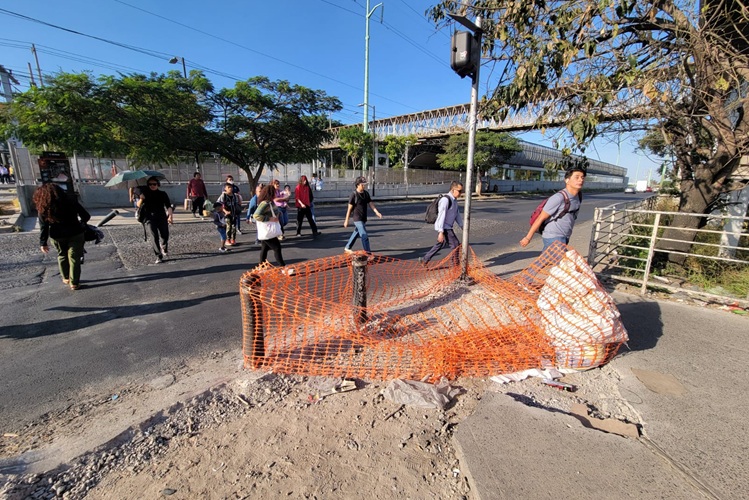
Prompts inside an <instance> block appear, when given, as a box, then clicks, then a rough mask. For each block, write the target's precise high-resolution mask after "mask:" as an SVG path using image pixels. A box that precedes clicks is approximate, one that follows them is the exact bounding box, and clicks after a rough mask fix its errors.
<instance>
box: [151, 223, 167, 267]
mask: <svg viewBox="0 0 749 500" xmlns="http://www.w3.org/2000/svg"><path fill="white" fill-rule="evenodd" d="M146 226H147V227H148V230H149V231H150V232H151V247H152V248H153V253H155V254H156V256H157V257H159V258H163V257H164V255H163V254H162V253H161V249H162V248H163V249H164V252H167V251H168V245H169V223H168V222H167V221H166V219H154V220H151V219H149V220H147V221H146ZM159 236H161V241H159Z"/></svg>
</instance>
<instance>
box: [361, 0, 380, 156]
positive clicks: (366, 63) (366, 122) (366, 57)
mask: <svg viewBox="0 0 749 500" xmlns="http://www.w3.org/2000/svg"><path fill="white" fill-rule="evenodd" d="M377 7H382V3H378V4H377V5H375V6H374V7H373V8H372V10H369V0H367V6H366V10H367V15H366V16H364V17H365V29H364V123H363V125H364V133H365V134H366V133H367V132H368V131H369V116H368V115H369V18H370V17H372V14H374V12H375V11H376V10H377ZM384 8H385V7H382V9H383V10H384ZM380 22H382V10H380ZM367 167H368V165H367V156H366V155H364V158H363V159H362V171H365V170H367Z"/></svg>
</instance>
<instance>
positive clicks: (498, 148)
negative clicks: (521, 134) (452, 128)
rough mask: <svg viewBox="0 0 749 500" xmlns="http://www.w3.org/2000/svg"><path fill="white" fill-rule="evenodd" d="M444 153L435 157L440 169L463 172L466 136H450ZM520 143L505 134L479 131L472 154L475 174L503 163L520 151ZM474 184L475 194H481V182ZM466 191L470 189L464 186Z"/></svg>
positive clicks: (466, 156) (466, 145) (466, 148)
mask: <svg viewBox="0 0 749 500" xmlns="http://www.w3.org/2000/svg"><path fill="white" fill-rule="evenodd" d="M444 148H445V152H444V153H442V154H438V155H437V163H438V164H439V166H440V168H443V169H446V170H465V168H466V163H467V161H468V134H460V135H452V136H450V137H448V138H447V141H445V145H444ZM522 150H523V148H522V146H520V141H518V140H517V139H516V138H515V137H513V136H512V135H510V134H506V133H497V132H488V131H483V130H482V131H479V132H477V133H476V145H475V148H474V153H473V166H474V168H475V170H476V171H477V172H479V173H480V172H483V171H487V170H489V169H490V168H492V167H496V166H498V165H501V164H502V163H504V162H505V161H506V160H507V159H508V158H509V157H510V156H512V155H513V154H515V153H518V152H520V151H522ZM477 180H478V182H476V193H477V194H481V181H480V180H479V179H478V177H477ZM466 189H470V187H469V186H466Z"/></svg>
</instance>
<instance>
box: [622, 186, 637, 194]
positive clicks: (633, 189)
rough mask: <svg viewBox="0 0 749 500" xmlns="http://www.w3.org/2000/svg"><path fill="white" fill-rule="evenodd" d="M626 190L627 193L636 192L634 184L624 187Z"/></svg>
mask: <svg viewBox="0 0 749 500" xmlns="http://www.w3.org/2000/svg"><path fill="white" fill-rule="evenodd" d="M624 192H625V193H627V194H635V188H633V187H632V186H627V187H626V188H624Z"/></svg>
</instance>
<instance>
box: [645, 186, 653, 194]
mask: <svg viewBox="0 0 749 500" xmlns="http://www.w3.org/2000/svg"><path fill="white" fill-rule="evenodd" d="M645 192H646V193H652V192H653V188H651V187H650V186H648V187H646V188H645Z"/></svg>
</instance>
